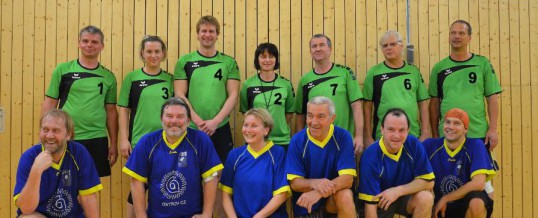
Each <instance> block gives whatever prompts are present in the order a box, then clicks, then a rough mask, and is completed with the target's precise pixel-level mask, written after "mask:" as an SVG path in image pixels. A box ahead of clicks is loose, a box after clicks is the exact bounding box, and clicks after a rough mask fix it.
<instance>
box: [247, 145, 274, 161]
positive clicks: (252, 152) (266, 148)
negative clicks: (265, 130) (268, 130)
mask: <svg viewBox="0 0 538 218" xmlns="http://www.w3.org/2000/svg"><path fill="white" fill-rule="evenodd" d="M273 145H274V144H273V141H267V143H266V144H265V146H263V148H262V149H261V150H260V151H259V152H256V151H254V149H252V146H251V145H250V144H249V145H247V151H248V153H250V154H251V155H252V156H253V157H254V159H256V158H258V157H259V156H261V155H262V154H263V153H265V152H266V151H268V150H269V149H271V147H273Z"/></svg>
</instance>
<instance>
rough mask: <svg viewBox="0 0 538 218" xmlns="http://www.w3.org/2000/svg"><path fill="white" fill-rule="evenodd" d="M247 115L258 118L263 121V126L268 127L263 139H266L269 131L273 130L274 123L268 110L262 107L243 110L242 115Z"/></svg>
mask: <svg viewBox="0 0 538 218" xmlns="http://www.w3.org/2000/svg"><path fill="white" fill-rule="evenodd" d="M247 116H254V117H256V118H258V119H260V120H261V121H262V123H263V127H265V128H269V133H268V134H267V135H266V136H265V137H264V139H265V140H267V139H268V138H269V135H270V134H271V131H272V130H273V126H274V125H275V121H273V117H272V116H271V114H270V113H269V111H267V110H265V109H263V108H252V109H250V110H248V111H247V112H245V115H244V117H247Z"/></svg>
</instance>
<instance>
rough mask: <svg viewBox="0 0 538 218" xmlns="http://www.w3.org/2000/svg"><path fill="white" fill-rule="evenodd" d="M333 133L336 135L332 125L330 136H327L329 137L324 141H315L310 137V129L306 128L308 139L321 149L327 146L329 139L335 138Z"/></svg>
mask: <svg viewBox="0 0 538 218" xmlns="http://www.w3.org/2000/svg"><path fill="white" fill-rule="evenodd" d="M333 133H334V125H333V124H331V126H330V127H329V134H327V137H325V139H323V141H318V140H317V139H315V138H314V137H312V136H311V135H310V128H306V134H307V135H308V139H310V141H312V142H313V143H314V144H315V145H317V146H318V147H320V148H324V147H325V145H327V142H329V139H331V137H332V136H333Z"/></svg>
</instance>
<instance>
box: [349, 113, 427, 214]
mask: <svg viewBox="0 0 538 218" xmlns="http://www.w3.org/2000/svg"><path fill="white" fill-rule="evenodd" d="M381 134H382V137H381V139H379V141H376V142H375V143H374V144H372V145H370V146H369V147H368V148H367V149H366V150H365V151H364V153H363V154H362V156H361V161H360V163H359V172H360V179H359V199H360V200H363V201H365V203H366V205H365V213H366V217H378V216H380V217H393V216H394V214H401V215H410V214H412V215H413V217H430V216H431V211H432V206H433V194H432V193H431V192H430V190H431V189H432V188H433V185H434V182H433V179H435V176H434V175H433V170H432V167H431V165H430V162H429V161H428V157H427V156H426V152H425V151H424V147H423V146H422V144H421V143H420V141H419V140H418V139H417V138H415V137H414V136H412V135H409V118H408V117H407V115H406V113H405V112H404V111H403V110H402V109H399V108H393V109H389V110H388V111H387V113H386V114H385V115H384V116H383V119H382V120H381Z"/></svg>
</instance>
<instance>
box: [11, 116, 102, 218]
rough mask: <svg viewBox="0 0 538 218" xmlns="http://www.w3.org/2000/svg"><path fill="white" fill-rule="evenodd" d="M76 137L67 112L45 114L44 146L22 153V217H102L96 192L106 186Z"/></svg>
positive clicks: (18, 189) (18, 198)
mask: <svg viewBox="0 0 538 218" xmlns="http://www.w3.org/2000/svg"><path fill="white" fill-rule="evenodd" d="M74 134H75V130H74V123H73V120H72V119H71V117H70V116H69V114H67V112H65V111H62V110H59V109H51V110H49V111H47V112H46V113H45V114H43V116H42V117H41V123H40V131H39V138H40V140H41V143H40V144H37V145H35V146H33V147H31V148H30V149H28V150H27V151H25V152H24V153H23V154H22V156H21V159H20V161H19V167H18V169H17V181H16V183H15V191H14V197H13V198H14V200H15V205H16V206H17V207H18V208H19V209H18V210H17V214H18V217H99V204H98V203H97V194H96V193H97V192H98V191H100V190H101V189H103V186H102V185H101V182H100V181H99V176H98V175H97V170H96V169H95V166H94V164H93V161H92V158H91V156H90V154H89V153H88V151H87V150H86V148H84V146H83V145H81V144H79V143H77V142H74V141H71V139H73V138H74Z"/></svg>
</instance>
